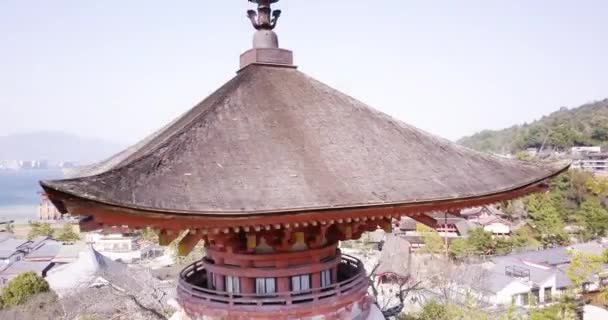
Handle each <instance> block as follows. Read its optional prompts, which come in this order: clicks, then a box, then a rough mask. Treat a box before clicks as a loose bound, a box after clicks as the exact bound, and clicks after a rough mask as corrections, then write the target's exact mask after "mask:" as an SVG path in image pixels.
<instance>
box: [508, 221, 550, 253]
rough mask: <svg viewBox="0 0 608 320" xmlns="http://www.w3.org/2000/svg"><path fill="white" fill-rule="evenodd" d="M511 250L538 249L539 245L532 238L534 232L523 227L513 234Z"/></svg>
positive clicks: (526, 226) (527, 227)
mask: <svg viewBox="0 0 608 320" xmlns="http://www.w3.org/2000/svg"><path fill="white" fill-rule="evenodd" d="M511 242H512V243H513V248H526V249H533V250H534V249H539V248H541V247H542V245H541V243H540V242H538V241H537V240H536V239H535V238H534V230H532V228H530V226H528V225H525V226H523V227H521V228H519V229H517V231H515V232H514V233H513V235H512V236H511Z"/></svg>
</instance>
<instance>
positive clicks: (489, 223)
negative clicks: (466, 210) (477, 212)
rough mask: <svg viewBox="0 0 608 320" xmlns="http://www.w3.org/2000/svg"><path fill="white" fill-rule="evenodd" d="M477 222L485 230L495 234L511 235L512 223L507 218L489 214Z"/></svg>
mask: <svg viewBox="0 0 608 320" xmlns="http://www.w3.org/2000/svg"><path fill="white" fill-rule="evenodd" d="M477 223H479V225H480V226H481V227H482V228H483V230H485V231H487V232H490V233H491V234H492V235H494V236H509V235H511V223H510V222H509V221H507V220H505V219H502V218H499V217H496V216H489V217H485V218H483V219H479V220H478V222H477Z"/></svg>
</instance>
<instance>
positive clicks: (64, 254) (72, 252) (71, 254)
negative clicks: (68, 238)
mask: <svg viewBox="0 0 608 320" xmlns="http://www.w3.org/2000/svg"><path fill="white" fill-rule="evenodd" d="M87 247H88V246H87V244H86V243H84V242H76V243H75V244H70V245H62V246H61V248H60V249H59V252H57V255H55V258H53V260H52V261H53V262H57V263H69V262H73V261H76V260H77V259H78V256H79V254H80V252H82V251H84V250H86V249H87Z"/></svg>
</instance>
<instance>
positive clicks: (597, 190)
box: [585, 177, 608, 198]
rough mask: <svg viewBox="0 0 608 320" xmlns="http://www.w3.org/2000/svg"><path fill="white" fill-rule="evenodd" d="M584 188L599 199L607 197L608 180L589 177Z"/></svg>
mask: <svg viewBox="0 0 608 320" xmlns="http://www.w3.org/2000/svg"><path fill="white" fill-rule="evenodd" d="M585 186H586V187H587V189H588V190H589V191H590V192H591V193H593V194H595V195H597V196H600V197H604V198H605V197H608V178H606V177H596V178H592V177H590V178H589V179H587V181H586V183H585Z"/></svg>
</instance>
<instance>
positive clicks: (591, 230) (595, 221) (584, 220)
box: [576, 198, 608, 239]
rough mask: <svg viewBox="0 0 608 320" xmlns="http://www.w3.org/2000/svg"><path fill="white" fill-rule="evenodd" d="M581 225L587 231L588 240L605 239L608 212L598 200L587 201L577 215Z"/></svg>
mask: <svg viewBox="0 0 608 320" xmlns="http://www.w3.org/2000/svg"><path fill="white" fill-rule="evenodd" d="M576 219H577V220H578V222H579V225H580V226H581V227H583V228H584V229H585V233H586V238H588V239H593V238H597V237H603V236H605V235H606V231H607V230H608V211H607V210H606V209H604V208H603V207H602V204H601V203H600V200H599V199H597V198H588V199H586V200H585V201H584V202H583V204H582V205H581V208H580V209H579V211H578V212H577V214H576Z"/></svg>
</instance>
